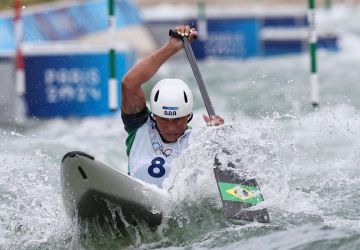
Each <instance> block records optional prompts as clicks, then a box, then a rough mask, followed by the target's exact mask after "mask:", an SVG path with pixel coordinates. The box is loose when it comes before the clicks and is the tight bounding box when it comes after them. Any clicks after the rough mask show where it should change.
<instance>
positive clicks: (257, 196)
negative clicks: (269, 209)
mask: <svg viewBox="0 0 360 250" xmlns="http://www.w3.org/2000/svg"><path fill="white" fill-rule="evenodd" d="M218 185H219V189H220V192H221V197H222V199H223V200H226V201H234V202H241V203H249V204H251V205H256V204H258V203H260V202H262V201H263V200H264V199H263V197H262V195H261V193H260V190H259V187H257V186H247V185H241V184H234V183H226V182H218Z"/></svg>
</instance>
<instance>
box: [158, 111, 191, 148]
mask: <svg viewBox="0 0 360 250" xmlns="http://www.w3.org/2000/svg"><path fill="white" fill-rule="evenodd" d="M189 116H190V115H187V116H183V117H179V118H173V119H168V118H163V117H160V116H157V115H155V114H154V118H155V120H156V125H157V127H158V129H159V131H160V134H161V135H162V137H163V138H164V139H165V140H166V141H168V142H176V141H177V139H179V138H180V136H182V134H183V133H184V132H185V130H186V128H187V124H188V119H189Z"/></svg>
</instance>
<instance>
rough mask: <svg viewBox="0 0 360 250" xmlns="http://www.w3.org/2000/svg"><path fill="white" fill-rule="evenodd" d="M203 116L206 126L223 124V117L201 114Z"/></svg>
mask: <svg viewBox="0 0 360 250" xmlns="http://www.w3.org/2000/svg"><path fill="white" fill-rule="evenodd" d="M203 116H204V121H205V122H206V125H208V126H220V125H223V124H224V119H223V118H222V117H221V116H219V115H214V116H210V117H209V116H208V115H203Z"/></svg>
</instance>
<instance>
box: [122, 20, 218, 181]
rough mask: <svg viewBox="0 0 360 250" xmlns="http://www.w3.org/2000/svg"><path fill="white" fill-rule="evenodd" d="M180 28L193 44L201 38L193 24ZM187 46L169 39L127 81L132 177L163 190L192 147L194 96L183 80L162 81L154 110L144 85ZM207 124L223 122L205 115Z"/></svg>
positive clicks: (124, 115) (126, 123)
mask: <svg viewBox="0 0 360 250" xmlns="http://www.w3.org/2000/svg"><path fill="white" fill-rule="evenodd" d="M175 30H176V31H177V32H178V33H179V34H180V35H181V36H188V37H189V41H190V42H192V41H193V39H194V37H195V36H196V35H197V32H196V30H195V29H193V28H192V29H190V27H189V26H188V25H181V26H178V27H176V29H175ZM182 48H183V42H182V41H181V40H180V39H177V38H170V39H169V41H168V42H167V43H166V44H165V45H164V46H163V47H161V48H160V49H158V50H157V51H155V52H154V53H153V54H151V55H150V56H148V57H146V58H144V59H143V60H141V61H140V62H139V63H137V64H136V65H135V66H134V67H132V68H131V69H130V70H129V71H128V72H127V74H126V75H125V76H124V78H123V79H122V106H121V117H122V120H123V122H124V126H125V130H126V132H127V133H128V138H127V139H126V146H127V152H126V153H127V155H128V157H129V170H128V174H129V175H131V176H133V177H135V178H138V179H141V180H143V181H145V182H148V183H151V184H154V185H157V186H158V187H160V188H161V187H162V183H163V181H164V179H165V178H166V177H167V176H168V174H169V172H170V165H171V162H172V161H173V160H174V159H175V158H177V157H178V156H179V155H180V153H181V152H182V150H183V149H185V148H186V147H187V146H188V139H189V135H190V133H191V129H190V128H189V127H188V123H189V122H190V121H191V119H192V117H193V114H192V106H193V95H192V92H191V90H190V88H189V87H188V86H187V85H186V83H184V82H183V81H182V80H180V79H163V80H161V81H159V82H158V83H157V84H156V85H155V86H154V88H153V89H152V91H151V94H150V109H151V111H150V110H149V109H148V108H147V107H146V99H145V94H144V91H143V90H142V88H141V86H142V85H143V84H144V83H146V82H147V81H148V80H149V79H150V78H151V77H152V76H153V75H154V74H155V73H156V72H157V71H158V69H159V68H160V67H161V65H162V64H163V63H164V62H165V61H166V60H167V59H169V58H170V57H171V56H172V55H174V54H176V53H177V52H178V51H180V50H181V49H182ZM204 120H205V122H206V123H207V124H208V125H214V126H219V125H222V124H223V123H224V120H223V119H222V118H221V117H220V116H218V115H215V116H213V117H208V116H206V115H204Z"/></svg>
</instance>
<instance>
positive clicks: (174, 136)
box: [163, 134, 179, 142]
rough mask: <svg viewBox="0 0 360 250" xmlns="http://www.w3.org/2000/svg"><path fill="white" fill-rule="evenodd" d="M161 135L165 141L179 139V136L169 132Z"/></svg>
mask: <svg viewBox="0 0 360 250" xmlns="http://www.w3.org/2000/svg"><path fill="white" fill-rule="evenodd" d="M163 137H164V139H165V140H166V141H167V142H176V141H177V139H179V136H178V135H177V134H176V135H174V134H171V135H169V134H165V135H163Z"/></svg>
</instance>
